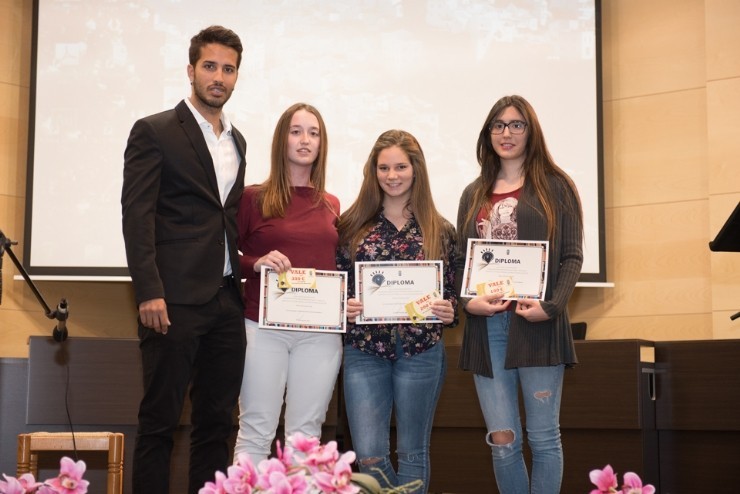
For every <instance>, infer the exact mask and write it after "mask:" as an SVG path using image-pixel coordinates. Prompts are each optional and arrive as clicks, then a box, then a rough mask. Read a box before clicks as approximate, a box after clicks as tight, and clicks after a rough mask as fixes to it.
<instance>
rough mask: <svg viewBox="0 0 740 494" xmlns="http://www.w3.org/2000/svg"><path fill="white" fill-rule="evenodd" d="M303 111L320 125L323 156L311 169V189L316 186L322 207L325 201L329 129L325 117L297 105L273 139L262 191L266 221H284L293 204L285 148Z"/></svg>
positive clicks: (287, 112) (284, 116)
mask: <svg viewBox="0 0 740 494" xmlns="http://www.w3.org/2000/svg"><path fill="white" fill-rule="evenodd" d="M300 110H305V111H307V112H309V113H311V114H312V115H314V116H315V117H316V119H317V120H318V121H319V136H320V139H321V142H320V144H319V153H318V155H317V156H316V161H314V162H313V165H311V186H313V192H314V200H315V203H316V205H317V206H318V205H319V204H320V203H322V202H324V203H326V204H327V205H328V206H329V207H330V208H331V205H330V204H329V203H328V202H327V201H324V192H325V190H324V187H325V183H326V155H327V150H328V149H329V139H328V137H327V136H326V126H325V125H324V119H323V118H321V113H319V111H318V110H317V109H316V108H314V107H313V106H311V105H309V104H307V103H296V104H294V105H293V106H291V107H290V108H288V109H287V110H285V112H283V114H282V115H281V116H280V119H279V120H278V122H277V125H276V126H275V132H274V134H273V136H272V152H271V154H270V176H269V177H268V178H267V180H265V181H264V182H263V183H262V184H261V185H260V186H259V187H260V195H259V199H260V202H261V204H262V216H263V217H264V218H283V217H284V216H285V210H286V209H287V208H288V205H289V204H290V187H291V183H290V174H289V172H288V170H289V165H288V160H287V156H286V155H287V153H286V151H285V147H286V145H287V142H288V132H290V121H291V119H292V118H293V115H294V114H295V113H296V112H297V111H300Z"/></svg>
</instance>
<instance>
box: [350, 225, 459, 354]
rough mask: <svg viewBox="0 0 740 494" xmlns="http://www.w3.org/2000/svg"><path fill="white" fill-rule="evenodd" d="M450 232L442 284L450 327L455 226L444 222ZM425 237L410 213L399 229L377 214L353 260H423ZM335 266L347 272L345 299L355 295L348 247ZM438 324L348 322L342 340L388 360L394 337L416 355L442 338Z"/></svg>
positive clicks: (454, 297) (454, 304)
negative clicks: (448, 303)
mask: <svg viewBox="0 0 740 494" xmlns="http://www.w3.org/2000/svg"><path fill="white" fill-rule="evenodd" d="M446 226H447V227H448V228H449V232H450V234H449V235H447V241H446V244H445V245H444V257H443V259H442V261H443V273H442V284H443V291H444V298H445V300H449V301H450V302H451V303H452V308H453V310H454V311H455V320H454V321H453V322H452V324H450V325H449V327H454V326H455V325H457V322H458V318H457V295H456V293H455V263H454V259H455V240H456V236H455V234H454V231H455V230H454V228H453V227H452V225H451V224H449V223H447V225H446ZM423 242H424V238H423V237H422V235H421V229H420V228H419V224H418V223H417V222H416V218H414V217H413V216H412V217H411V219H410V220H409V221H407V222H406V225H404V227H403V228H402V229H401V230H400V231H399V230H398V229H397V228H396V226H395V225H394V224H393V223H391V222H390V221H389V220H387V219H386V218H385V216H383V213H382V212H381V213H380V214H379V215H378V218H377V222H376V224H375V225H374V226H373V227H372V228H371V229H370V231H369V232H368V234H367V236H366V237H365V239H364V240H363V241H362V243H361V244H360V245H359V246H358V247H357V252H356V255H355V261H357V262H370V261H373V262H374V261H423V260H424V252H423V251H422V246H423ZM337 268H338V269H339V270H340V271H347V273H348V279H347V298H354V297H355V269H354V265H353V263H352V261H351V259H350V256H349V253H348V251H347V247H346V246H343V247H340V248H339V250H338V252H337ZM443 326H444V325H443V324H441V323H424V324H353V323H350V322H348V323H347V333H346V334H345V337H344V341H345V343H346V344H351V345H352V346H353V347H354V348H357V349H359V350H361V351H363V352H366V353H370V354H373V355H377V356H379V357H382V358H387V359H397V358H398V355H396V338H401V344H402V347H403V354H404V355H405V356H407V357H408V356H411V355H416V354H418V353H421V352H423V351H425V350H427V349H429V348H431V347H433V346H434V345H435V344H436V343H437V342H438V341H439V340H440V338H442V328H443Z"/></svg>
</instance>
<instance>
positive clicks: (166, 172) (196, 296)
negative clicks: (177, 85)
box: [121, 101, 247, 304]
mask: <svg viewBox="0 0 740 494" xmlns="http://www.w3.org/2000/svg"><path fill="white" fill-rule="evenodd" d="M232 135H233V137H234V141H235V143H236V147H237V150H238V155H239V170H238V173H237V176H236V181H235V182H234V186H233V187H232V189H231V191H230V192H229V195H228V197H227V199H226V204H225V205H222V204H221V199H220V197H219V193H218V185H217V181H216V172H215V171H214V166H213V160H212V159H211V154H210V153H209V151H208V146H207V145H206V141H205V139H204V137H203V132H202V131H201V129H200V126H199V125H198V123H197V121H196V120H195V117H194V116H193V114H192V112H191V111H190V109H189V108H188V106H187V104H186V103H185V101H181V102H180V103H179V104H178V105H177V106H176V107H175V108H174V109H173V110H168V111H165V112H162V113H158V114H155V115H151V116H148V117H145V118H142V119H140V120H138V121H137V122H136V123H135V124H134V126H133V127H132V129H131V134H130V135H129V139H128V144H127V146H126V151H125V153H124V168H123V191H122V194H121V206H122V210H123V237H124V241H125V245H126V258H127V260H128V268H129V273H130V274H131V279H132V281H133V284H134V290H135V292H136V303H137V304H139V303H141V302H143V301H145V300H150V299H153V298H164V299H165V300H166V302H167V303H170V304H172V303H174V304H203V303H205V302H207V301H209V300H211V299H212V298H213V297H214V296H215V295H216V292H217V291H218V289H219V286H220V285H221V284H222V279H223V276H224V274H223V266H224V230H225V231H226V239H227V241H228V245H229V254H230V259H231V267H232V270H233V274H234V275H235V276H236V279H240V277H241V276H240V273H239V254H238V252H237V248H236V238H237V227H236V210H237V207H238V205H239V199H240V197H241V194H242V190H243V189H244V169H245V166H246V160H245V153H246V149H247V143H246V141H245V139H244V137H243V136H242V135H241V133H239V131H238V130H236V128H233V127H232Z"/></svg>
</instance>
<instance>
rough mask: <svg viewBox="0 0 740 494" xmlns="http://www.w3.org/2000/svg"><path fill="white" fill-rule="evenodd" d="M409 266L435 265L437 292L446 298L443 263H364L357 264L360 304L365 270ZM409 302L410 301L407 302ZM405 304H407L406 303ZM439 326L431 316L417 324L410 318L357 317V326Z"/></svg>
mask: <svg viewBox="0 0 740 494" xmlns="http://www.w3.org/2000/svg"><path fill="white" fill-rule="evenodd" d="M409 265H427V266H431V265H434V266H435V267H436V268H437V276H436V277H435V280H436V283H435V284H436V290H437V291H438V292H439V294H440V296H441V297H443V298H444V281H443V279H442V277H443V268H444V263H443V262H442V261H438V260H434V261H362V262H356V263H355V296H356V297H357V299H358V300H359V301H360V302H363V297H362V294H363V283H362V279H363V278H362V274H363V271H364V270H365V269H372V268H373V267H374V266H382V267H383V268H384V269H387V268H392V267H394V266H398V267H403V266H409ZM406 302H408V301H406ZM404 303H405V302H404ZM430 323H431V324H437V323H440V324H441V321H440V320H439V318H437V317H436V316H430V317H428V318H426V319H424V320H423V321H419V322H415V321H414V320H413V319H411V317H410V316H401V317H365V316H363V315H362V314H360V315H359V316H357V323H356V324H417V325H418V324H430Z"/></svg>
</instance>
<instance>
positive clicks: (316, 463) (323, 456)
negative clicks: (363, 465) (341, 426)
mask: <svg viewBox="0 0 740 494" xmlns="http://www.w3.org/2000/svg"><path fill="white" fill-rule="evenodd" d="M338 459H339V452H338V451H337V443H336V441H329V442H328V443H326V444H325V445H324V446H317V447H315V448H314V449H312V450H311V451H309V453H308V455H307V456H306V459H305V460H304V462H303V465H304V466H306V467H307V468H308V469H309V470H310V471H311V473H313V472H330V471H332V470H333V469H334V464H335V463H336V462H337V460H338Z"/></svg>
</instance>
